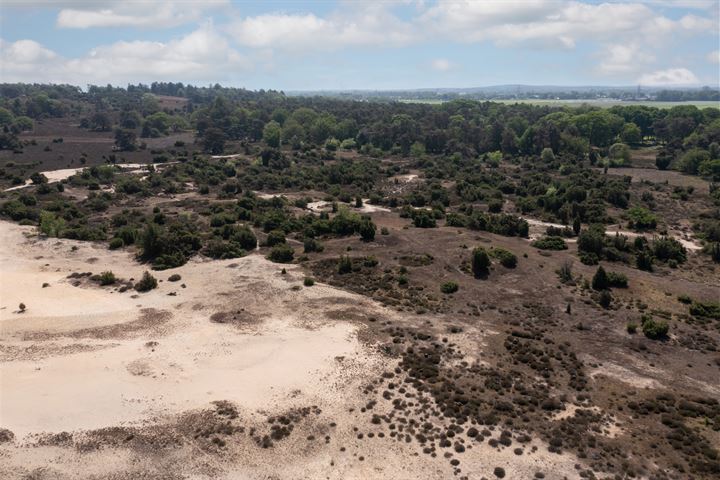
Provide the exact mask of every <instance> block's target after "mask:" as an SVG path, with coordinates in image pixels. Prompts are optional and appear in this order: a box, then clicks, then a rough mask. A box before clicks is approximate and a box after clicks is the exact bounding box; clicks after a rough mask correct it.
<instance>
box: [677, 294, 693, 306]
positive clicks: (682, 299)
mask: <svg viewBox="0 0 720 480" xmlns="http://www.w3.org/2000/svg"><path fill="white" fill-rule="evenodd" d="M678 302H680V303H684V304H686V305H690V304H691V303H692V298H691V297H690V295H688V294H685V293H683V294H682V295H678Z"/></svg>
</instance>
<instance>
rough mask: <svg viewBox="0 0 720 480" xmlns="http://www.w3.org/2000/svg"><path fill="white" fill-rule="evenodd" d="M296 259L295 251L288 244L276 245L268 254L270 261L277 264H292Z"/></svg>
mask: <svg viewBox="0 0 720 480" xmlns="http://www.w3.org/2000/svg"><path fill="white" fill-rule="evenodd" d="M294 257H295V250H293V248H292V247H291V246H290V245H288V244H287V243H281V244H280V245H275V246H274V247H273V248H272V250H270V253H269V254H268V257H267V258H268V260H270V261H272V262H275V263H290V262H292V261H293V258H294Z"/></svg>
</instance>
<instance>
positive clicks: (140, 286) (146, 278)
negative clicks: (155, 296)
mask: <svg viewBox="0 0 720 480" xmlns="http://www.w3.org/2000/svg"><path fill="white" fill-rule="evenodd" d="M157 285H158V283H157V279H156V278H155V277H153V276H152V275H150V272H148V271H146V272H145V273H143V276H142V278H141V279H140V281H139V282H137V283H136V284H135V290H137V291H138V292H149V291H150V290H152V289H154V288H157Z"/></svg>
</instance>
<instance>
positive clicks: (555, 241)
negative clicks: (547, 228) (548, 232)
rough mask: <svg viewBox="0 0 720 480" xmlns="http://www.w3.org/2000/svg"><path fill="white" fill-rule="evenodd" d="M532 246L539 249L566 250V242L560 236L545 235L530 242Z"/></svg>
mask: <svg viewBox="0 0 720 480" xmlns="http://www.w3.org/2000/svg"><path fill="white" fill-rule="evenodd" d="M532 246H533V247H535V248H539V249H540V250H567V248H568V247H567V243H565V240H563V238H562V237H550V236H545V237H542V238H538V239H537V240H535V241H533V242H532Z"/></svg>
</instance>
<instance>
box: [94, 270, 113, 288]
mask: <svg viewBox="0 0 720 480" xmlns="http://www.w3.org/2000/svg"><path fill="white" fill-rule="evenodd" d="M98 281H99V282H100V285H103V286H105V285H112V284H113V283H115V282H116V281H117V278H115V274H114V273H113V272H111V271H109V270H108V271H106V272H102V273H101V274H100V277H99V279H98Z"/></svg>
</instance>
